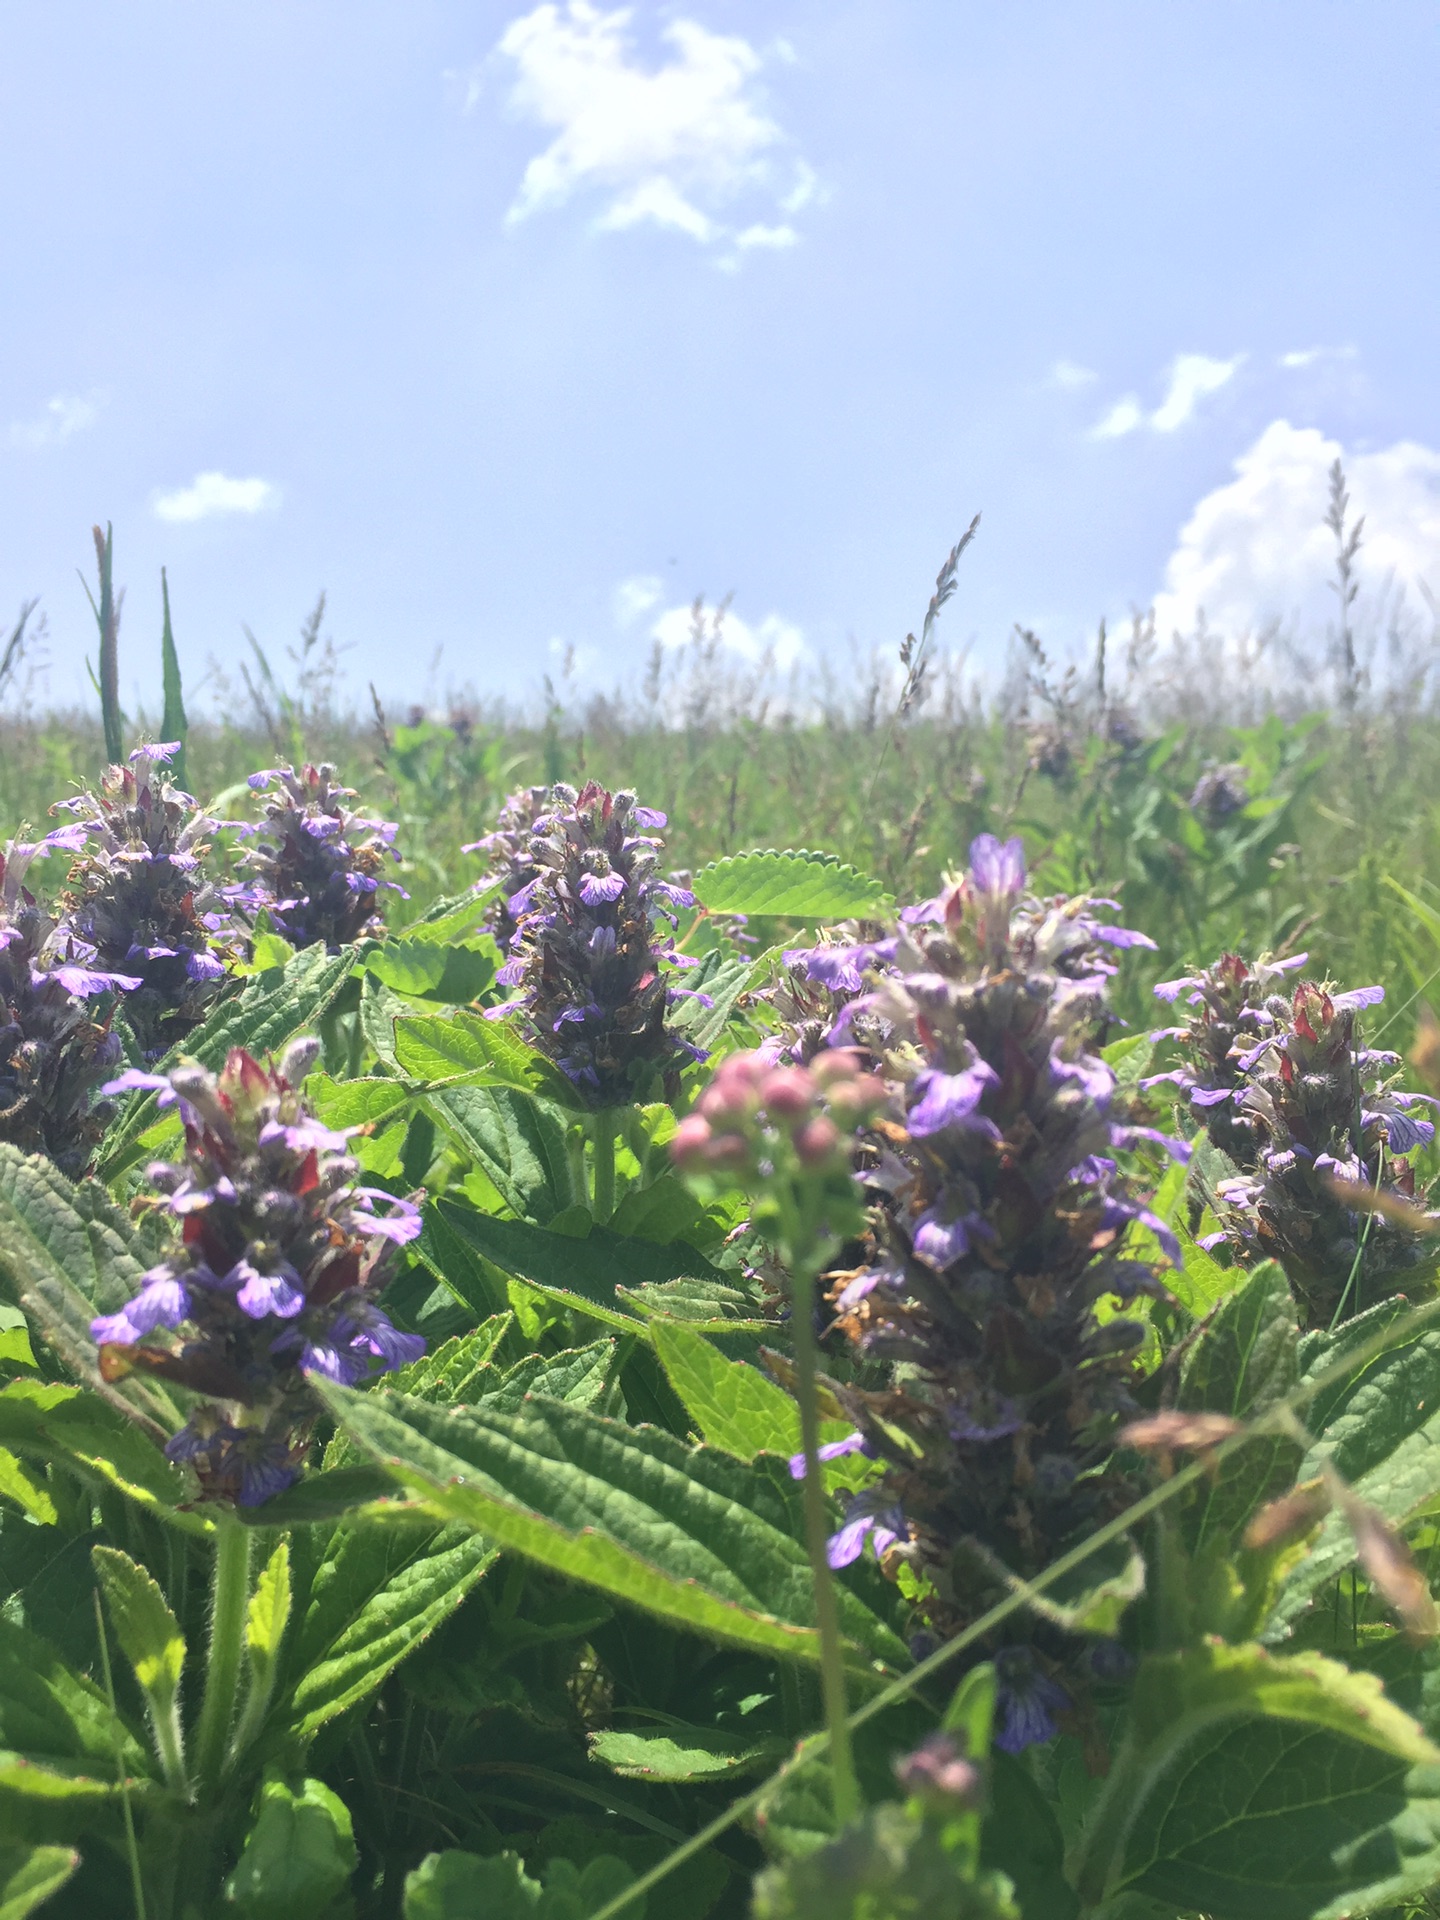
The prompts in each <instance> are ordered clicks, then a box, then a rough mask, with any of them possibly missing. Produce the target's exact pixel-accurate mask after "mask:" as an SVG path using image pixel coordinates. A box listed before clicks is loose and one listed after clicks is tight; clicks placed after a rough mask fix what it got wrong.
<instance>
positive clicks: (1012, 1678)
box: [994, 1647, 1074, 1753]
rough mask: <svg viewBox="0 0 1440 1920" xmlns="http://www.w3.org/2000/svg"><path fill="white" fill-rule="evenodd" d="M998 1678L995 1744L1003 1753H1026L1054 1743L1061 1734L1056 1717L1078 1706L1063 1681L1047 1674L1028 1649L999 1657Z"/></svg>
mask: <svg viewBox="0 0 1440 1920" xmlns="http://www.w3.org/2000/svg"><path fill="white" fill-rule="evenodd" d="M995 1676H996V1681H997V1685H996V1689H995V1734H994V1739H995V1745H996V1746H997V1747H999V1748H1000V1750H1001V1751H1002V1752H1003V1753H1023V1752H1024V1750H1025V1748H1026V1747H1038V1746H1043V1745H1044V1743H1045V1742H1046V1741H1047V1740H1053V1739H1054V1738H1055V1735H1056V1734H1057V1733H1058V1732H1059V1731H1060V1729H1059V1726H1058V1725H1057V1723H1056V1718H1055V1716H1056V1715H1057V1714H1060V1713H1066V1712H1068V1711H1069V1709H1070V1708H1071V1707H1072V1706H1073V1705H1074V1702H1073V1701H1072V1700H1071V1698H1070V1696H1069V1694H1068V1693H1067V1692H1066V1691H1065V1689H1064V1688H1063V1687H1062V1686H1061V1685H1060V1684H1059V1682H1058V1681H1056V1680H1052V1679H1051V1678H1050V1676H1049V1675H1048V1674H1047V1673H1043V1672H1042V1671H1041V1669H1040V1668H1039V1666H1038V1665H1037V1664H1036V1662H1035V1657H1034V1655H1033V1654H1032V1653H1030V1652H1029V1650H1028V1649H1027V1648H1024V1647H1014V1648H1007V1649H1006V1650H1005V1651H1004V1652H1003V1653H1001V1654H999V1655H998V1656H997V1658H996V1661H995Z"/></svg>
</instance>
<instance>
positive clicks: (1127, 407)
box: [1091, 393, 1145, 440]
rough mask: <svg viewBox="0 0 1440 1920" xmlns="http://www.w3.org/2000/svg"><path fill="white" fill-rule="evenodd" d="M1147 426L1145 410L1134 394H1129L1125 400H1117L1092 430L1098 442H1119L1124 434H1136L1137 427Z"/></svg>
mask: <svg viewBox="0 0 1440 1920" xmlns="http://www.w3.org/2000/svg"><path fill="white" fill-rule="evenodd" d="M1144 424H1145V409H1144V408H1143V407H1142V406H1141V404H1140V402H1139V399H1138V398H1137V397H1136V395H1135V394H1133V393H1127V394H1126V396H1125V398H1124V399H1123V400H1117V401H1116V402H1115V404H1114V406H1113V407H1111V409H1110V411H1109V412H1108V413H1107V414H1106V415H1105V416H1104V418H1103V419H1100V420H1097V421H1096V422H1095V425H1094V426H1093V427H1092V428H1091V433H1092V435H1093V437H1094V438H1095V439H1096V440H1118V439H1119V438H1120V437H1121V435H1122V434H1126V433H1134V431H1135V429H1136V428H1137V427H1143V426H1144Z"/></svg>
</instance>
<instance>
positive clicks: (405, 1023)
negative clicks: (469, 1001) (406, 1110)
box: [395, 1010, 583, 1110]
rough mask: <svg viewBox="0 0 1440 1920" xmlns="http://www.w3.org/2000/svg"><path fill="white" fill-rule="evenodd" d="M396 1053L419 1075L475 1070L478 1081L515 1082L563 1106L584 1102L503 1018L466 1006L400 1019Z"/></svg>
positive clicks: (435, 1076) (451, 1076) (505, 1084)
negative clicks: (490, 1017) (492, 1017)
mask: <svg viewBox="0 0 1440 1920" xmlns="http://www.w3.org/2000/svg"><path fill="white" fill-rule="evenodd" d="M395 1058H396V1060H397V1061H398V1062H399V1063H400V1067H401V1069H402V1071H404V1072H405V1073H408V1074H409V1075H410V1076H411V1078H412V1079H415V1080H419V1081H426V1082H428V1081H431V1080H453V1079H454V1078H455V1076H456V1075H457V1074H473V1075H474V1076H476V1083H477V1084H483V1085H487V1086H496V1087H516V1088H518V1089H519V1090H520V1091H521V1092H522V1093H534V1094H539V1095H540V1096H541V1097H542V1098H543V1099H546V1100H553V1101H555V1103H556V1104H557V1105H558V1106H562V1107H573V1108H576V1109H577V1110H579V1109H581V1108H582V1107H583V1102H582V1101H581V1100H580V1097H579V1095H578V1094H577V1092H576V1090H575V1088H574V1086H573V1085H572V1084H571V1082H570V1081H569V1080H568V1079H566V1077H565V1075H564V1074H563V1073H561V1071H560V1069H559V1068H558V1067H557V1066H554V1065H552V1063H551V1062H550V1061H549V1060H547V1059H546V1058H545V1056H544V1054H543V1053H537V1052H536V1050H535V1048H534V1047H532V1046H531V1045H530V1043H529V1042H528V1041H526V1040H522V1039H521V1037H520V1034H519V1032H518V1031H517V1029H516V1028H515V1027H514V1026H513V1025H511V1024H509V1023H507V1022H506V1021H503V1020H486V1019H484V1018H483V1017H482V1016H481V1015H479V1014H475V1013H469V1012H466V1011H464V1010H462V1011H460V1012H459V1013H455V1014H442V1013H421V1014H412V1015H411V1016H410V1017H409V1018H407V1019H404V1020H397V1021H396V1022H395Z"/></svg>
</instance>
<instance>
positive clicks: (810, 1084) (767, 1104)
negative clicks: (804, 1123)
mask: <svg viewBox="0 0 1440 1920" xmlns="http://www.w3.org/2000/svg"><path fill="white" fill-rule="evenodd" d="M814 1103H815V1082H814V1080H812V1079H811V1077H810V1075H809V1074H808V1073H807V1072H806V1071H805V1069H804V1068H803V1067H776V1068H775V1070H774V1072H773V1073H767V1074H766V1076H765V1078H764V1079H763V1080H762V1081H761V1083H760V1104H761V1105H762V1106H763V1107H764V1108H765V1110H766V1112H767V1113H768V1114H769V1115H770V1117H771V1118H772V1119H773V1120H798V1119H799V1118H800V1116H801V1114H803V1113H808V1112H809V1111H810V1108H811V1107H812V1106H813V1105H814Z"/></svg>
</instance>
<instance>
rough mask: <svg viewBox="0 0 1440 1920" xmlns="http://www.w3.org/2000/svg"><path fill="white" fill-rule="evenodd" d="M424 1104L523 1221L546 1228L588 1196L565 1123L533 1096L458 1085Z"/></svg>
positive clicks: (497, 1088) (431, 1096) (509, 1089)
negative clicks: (569, 1147)
mask: <svg viewBox="0 0 1440 1920" xmlns="http://www.w3.org/2000/svg"><path fill="white" fill-rule="evenodd" d="M399 1024H400V1023H399V1022H398V1021H397V1023H396V1025H397V1027H398V1026H399ZM424 1106H425V1110H426V1112H428V1113H429V1114H430V1115H431V1117H432V1118H433V1119H434V1121H435V1124H436V1125H437V1126H438V1127H439V1128H440V1130H441V1132H442V1133H444V1134H445V1135H446V1137H447V1138H448V1139H449V1140H450V1141H451V1143H452V1144H453V1145H454V1146H456V1147H458V1148H459V1150H460V1152H461V1153H462V1154H465V1155H466V1156H467V1157H468V1158H470V1159H471V1160H473V1161H474V1162H475V1164H476V1166H477V1167H479V1169H480V1171H481V1172H482V1173H483V1174H484V1175H485V1177H486V1178H487V1179H488V1180H489V1181H490V1183H491V1184H492V1186H493V1187H494V1188H495V1191H496V1192H497V1193H498V1194H499V1195H500V1198H501V1199H502V1200H503V1201H504V1203H505V1205H506V1206H507V1207H509V1208H510V1210H511V1212H512V1213H514V1214H516V1215H518V1216H519V1218H520V1219H522V1220H534V1221H537V1222H539V1223H540V1224H541V1225H542V1226H543V1225H544V1223H545V1222H546V1221H547V1220H550V1219H552V1218H553V1217H554V1216H555V1215H556V1214H557V1213H562V1212H563V1211H564V1210H565V1208H567V1207H570V1206H573V1205H574V1204H575V1203H576V1202H577V1201H580V1200H583V1199H584V1197H585V1196H584V1195H583V1193H581V1192H580V1191H579V1190H578V1188H577V1186H576V1181H575V1174H574V1169H573V1167H572V1165H571V1161H570V1155H569V1152H568V1150H567V1148H566V1142H565V1132H566V1122H565V1121H564V1120H563V1119H562V1118H561V1117H559V1116H558V1115H557V1114H556V1112H555V1110H554V1109H553V1108H552V1107H550V1106H549V1105H548V1104H546V1103H545V1102H543V1101H541V1100H538V1099H537V1098H536V1097H535V1095H534V1094H532V1093H523V1092H521V1091H520V1090H519V1089H518V1088H516V1087H509V1086H493V1087H454V1088H451V1089H450V1090H449V1091H447V1092H439V1093H431V1094H427V1095H426V1096H425V1100H424Z"/></svg>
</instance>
